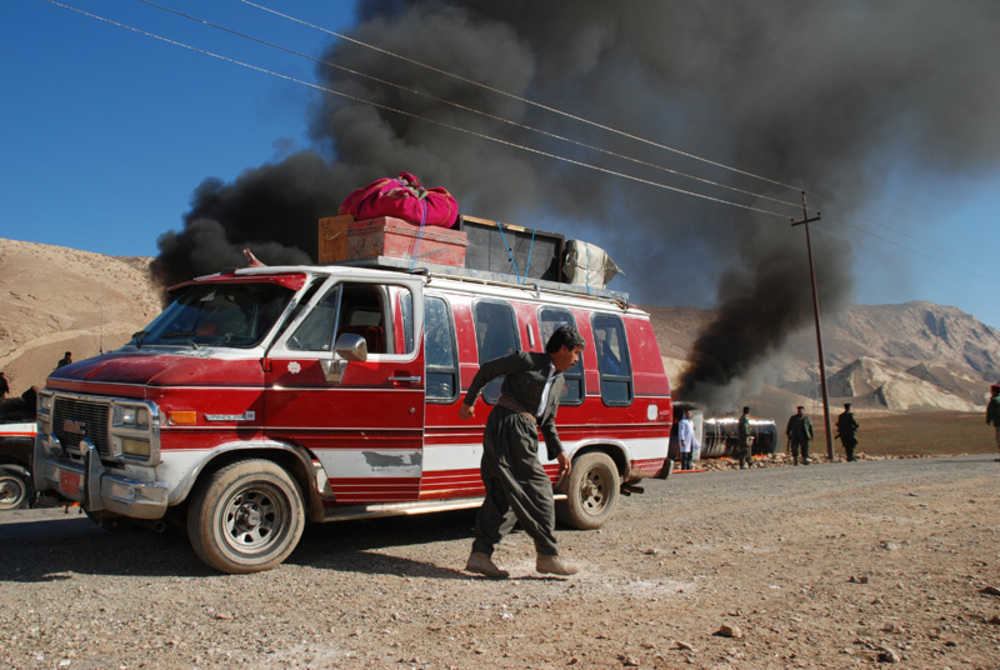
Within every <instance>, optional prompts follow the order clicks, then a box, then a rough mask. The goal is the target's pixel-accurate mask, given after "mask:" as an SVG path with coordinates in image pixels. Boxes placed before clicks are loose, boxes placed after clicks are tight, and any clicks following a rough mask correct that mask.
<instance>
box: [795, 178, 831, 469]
mask: <svg viewBox="0 0 1000 670" xmlns="http://www.w3.org/2000/svg"><path fill="white" fill-rule="evenodd" d="M813 221H819V212H816V216H814V217H813V218H811V219H810V218H809V212H807V211H806V192H805V191H803V192H802V220H801V221H796V220H795V219H792V227H793V228H794V227H795V226H805V229H806V254H807V255H808V256H809V283H810V284H811V285H812V301H813V318H814V319H815V321H816V350H817V352H818V353H819V384H820V387H821V390H822V393H823V423H824V424H825V425H826V456H827V458H829V459H830V460H831V461H832V460H833V431H832V430H831V428H830V397H829V395H828V394H827V391H826V365H825V364H824V363H823V333H822V331H821V330H820V325H819V294H818V293H817V292H816V270H815V269H814V268H813V252H812V242H810V240H809V224H810V223H812V222H813Z"/></svg>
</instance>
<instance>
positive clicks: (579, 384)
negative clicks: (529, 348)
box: [538, 307, 587, 405]
mask: <svg viewBox="0 0 1000 670" xmlns="http://www.w3.org/2000/svg"><path fill="white" fill-rule="evenodd" d="M560 326H573V327H574V328H576V319H574V318H573V313H572V312H571V311H569V310H568V309H560V308H558V307H542V309H541V310H539V312H538V328H539V330H541V331H542V348H543V349H544V348H545V345H546V344H548V341H549V338H550V337H552V333H554V332H556V329H557V328H559V327H560ZM586 355H587V352H586V351H584V352H583V354H582V355H581V356H580V360H578V361H577V362H576V365H574V366H573V367H571V368H570V369H569V370H567V371H566V372H564V373H563V378H565V380H566V390H565V391H564V392H563V395H562V399H561V400H560V401H559V404H560V405H579V404H581V403H583V396H584V392H585V391H584V386H583V359H584V356H586Z"/></svg>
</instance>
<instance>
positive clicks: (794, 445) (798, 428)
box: [785, 405, 814, 465]
mask: <svg viewBox="0 0 1000 670" xmlns="http://www.w3.org/2000/svg"><path fill="white" fill-rule="evenodd" d="M804 409H805V407H803V406H802V405H799V406H798V407H796V408H795V414H793V415H791V416H790V417H789V418H788V426H787V427H786V428H785V435H786V436H787V437H788V444H789V446H790V447H791V450H792V464H793V465H798V464H799V449H801V450H802V465H809V440H811V439H813V436H814V434H813V425H812V421H810V420H809V417H808V416H806V415H805V414H803V413H802V410H804Z"/></svg>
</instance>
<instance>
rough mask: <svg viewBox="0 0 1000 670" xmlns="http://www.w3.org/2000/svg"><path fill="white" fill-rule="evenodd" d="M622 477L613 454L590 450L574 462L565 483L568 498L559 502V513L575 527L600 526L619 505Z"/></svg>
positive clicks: (557, 508) (590, 528)
mask: <svg viewBox="0 0 1000 670" xmlns="http://www.w3.org/2000/svg"><path fill="white" fill-rule="evenodd" d="M620 487H621V480H620V479H619V477H618V468H617V467H615V462H614V461H613V460H611V457H610V456H608V455H607V454H605V453H603V452H596V451H595V452H590V453H588V454H584V455H583V456H580V457H579V458H578V459H576V460H575V461H574V462H573V469H572V470H571V471H570V473H569V481H568V483H567V487H566V496H567V499H566V500H561V501H559V503H558V504H557V505H556V516H557V517H558V518H559V520H560V521H561V522H563V523H564V524H566V525H567V526H570V527H572V528H579V529H581V530H593V529H595V528H600V527H601V526H603V525H604V524H605V523H607V521H608V519H610V518H611V515H612V514H614V511H615V508H616V507H617V506H618V498H619V496H620V494H621V492H620V490H619V489H620Z"/></svg>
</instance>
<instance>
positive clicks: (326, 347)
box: [288, 284, 391, 354]
mask: <svg viewBox="0 0 1000 670" xmlns="http://www.w3.org/2000/svg"><path fill="white" fill-rule="evenodd" d="M384 303H385V300H384V294H383V292H382V290H381V287H379V286H378V285H376V284H341V285H339V286H337V287H335V288H334V289H332V290H331V291H330V292H329V293H327V294H326V296H324V297H323V300H322V301H320V303H319V304H318V305H316V307H315V308H313V311H312V312H311V313H310V314H309V315H308V316H306V318H305V319H304V320H303V322H302V324H301V325H300V326H299V328H298V330H296V331H295V334H294V335H293V336H292V337H291V338H290V339H289V340H288V348H289V349H300V350H303V351H330V350H331V348H332V346H333V343H334V342H335V341H336V338H337V337H338V336H339V335H341V334H342V333H354V334H356V335H361V336H362V337H363V338H365V342H367V344H368V353H370V354H384V353H386V352H387V351H388V349H387V345H388V338H389V336H390V335H391V330H390V329H387V328H386V325H387V322H388V319H387V318H386V316H385V314H386V312H385V304H384ZM335 327H336V332H334V328H335Z"/></svg>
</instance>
